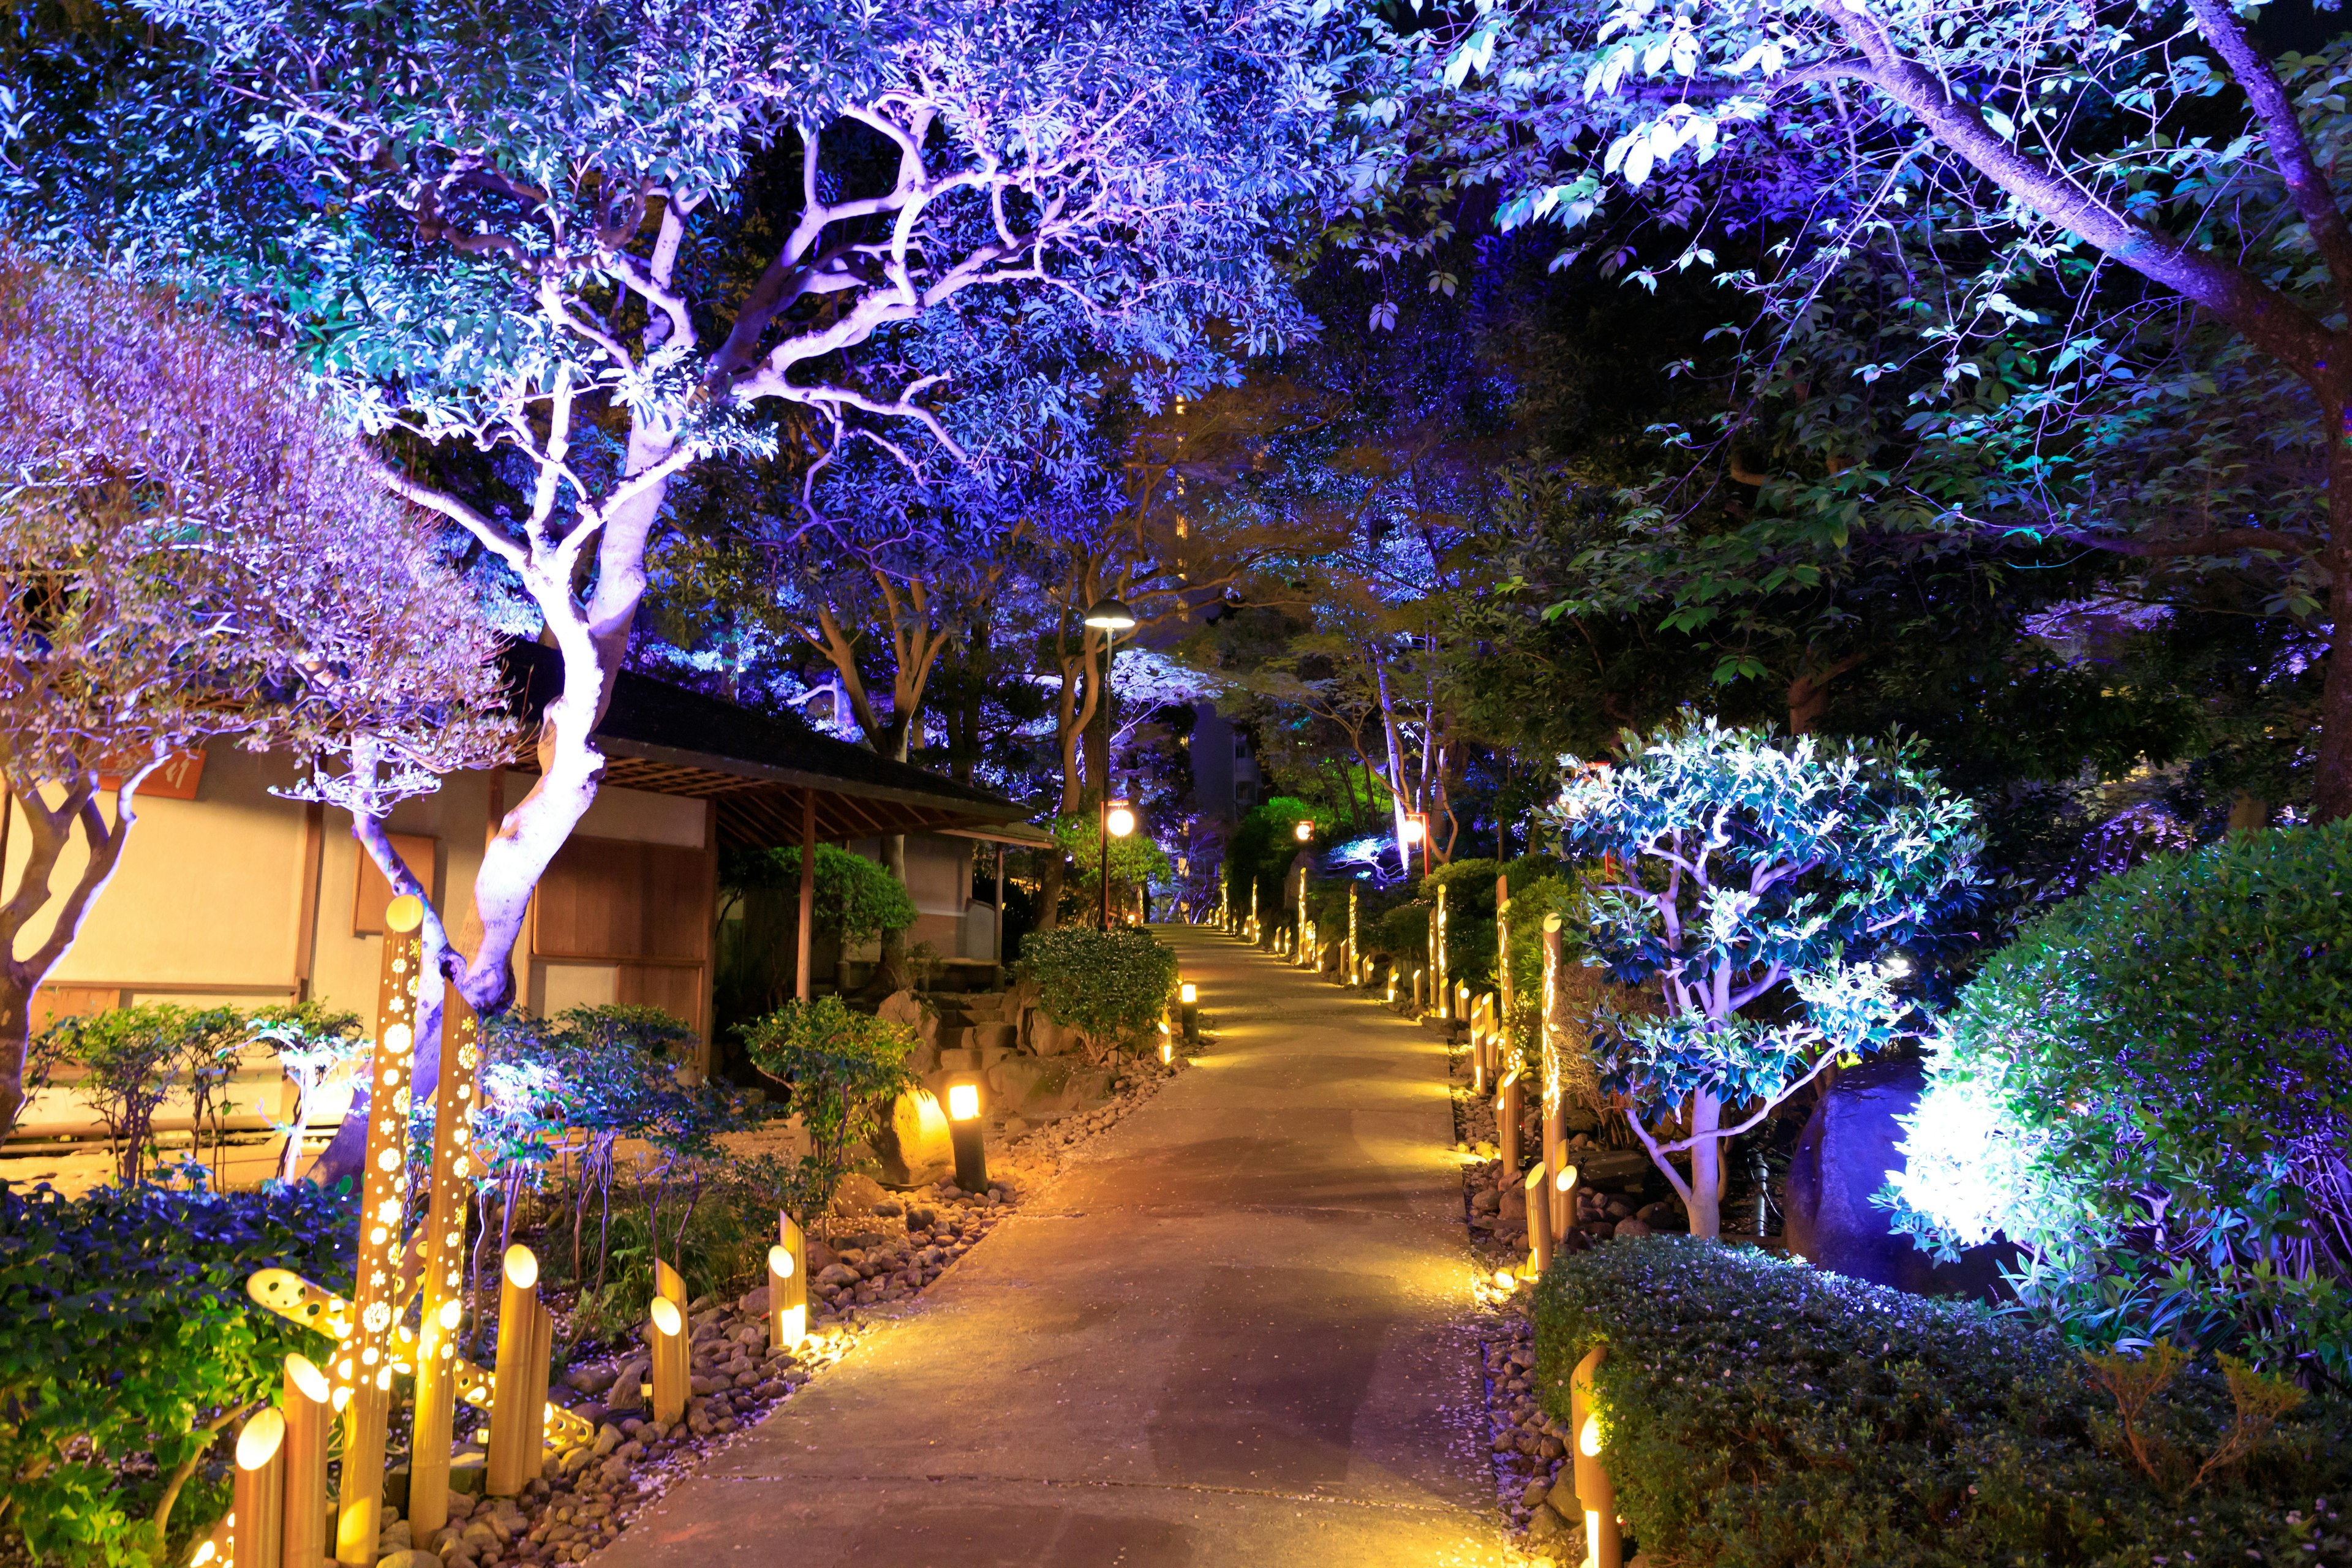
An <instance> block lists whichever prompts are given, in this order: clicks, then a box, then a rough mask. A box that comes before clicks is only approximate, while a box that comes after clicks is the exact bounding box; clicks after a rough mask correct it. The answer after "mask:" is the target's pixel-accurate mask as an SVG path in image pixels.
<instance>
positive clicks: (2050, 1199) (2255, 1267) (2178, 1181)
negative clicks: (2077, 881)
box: [1881, 823, 2352, 1381]
mask: <svg viewBox="0 0 2352 1568" xmlns="http://www.w3.org/2000/svg"><path fill="white" fill-rule="evenodd" d="M2347 903H2352V824H2346V823H2333V824H2329V825H2327V826H2320V827H2298V828H2288V829H2283V830H2279V831H2276V832H2269V831H2265V832H2261V833H2254V834H2249V835H2245V836H2242V837H2232V838H2231V839H2229V840H2228V841H2227V842H2225V843H2221V844H2217V845H2214V846H2212V847H2208V848H2203V849H2198V850H2194V851H2191V852H2189V853H2187V854H2180V855H2166V856H2159V857H2158V858H2156V859H2153V860H2150V861H2148V862H2147V864H2146V865H2143V866H2141V867H2139V868H2137V869H2136V870H2133V871H2131V872H2129V873H2127V874H2126V875H2124V876H2120V877H2116V878H2112V879H2108V880H2106V881H2105V882H2101V883H2098V884H2096V885H2095V886H2094V887H2093V888H2092V889H2090V890H2089V891H2087V892H2084V893H2083V894H2081V895H2080V896H2078V897H2076V898H2074V899H2071V900H2067V901H2066V902H2065V903H2063V904H2061V905H2059V906H2058V907H2057V908H2056V909H2054V910H2051V911H2050V912H2049V913H2048V914H2046V915H2044V916H2042V918H2041V919H2040V920H2039V921H2035V922H2034V923H2033V924H2032V925H2030V926H2028V927H2027V928H2026V929H2025V930H2024V931H2022V932H2021V934H2020V935H2019V937H2018V939H2017V941H2016V942H2013V943H2011V945H2010V946H2009V947H2007V948H2004V949H2003V950H2002V951H2001V952H2000V953H1999V954H1997V955H1996V956H1995V957H1994V959H1993V960H1992V962H1991V963H1989V964H1988V965H1987V966H1986V967H1985V970H1984V972H1983V973H1981V974H1979V976H1978V977H1977V978H1976V979H1975V980H1974V981H1972V982H1971V983H1970V984H1969V985H1968V986H1967V987H1966V988H1965V989H1963V990H1962V991H1961V993H1960V994H1959V997H1958V1002H1957V1003H1956V1005H1955V1006H1954V1008H1953V1011H1952V1013H1951V1015H1950V1016H1949V1017H1948V1019H1947V1020H1946V1023H1945V1026H1944V1027H1943V1028H1942V1030H1940V1031H1939V1033H1938V1034H1937V1037H1936V1038H1935V1039H1934V1041H1933V1043H1932V1045H1931V1048H1930V1053H1929V1057H1928V1061H1927V1090H1926V1092H1925V1093H1924V1094H1923V1096H1922V1097H1921V1100H1920V1103H1919V1107H1918V1110H1916V1113H1915V1114H1913V1115H1912V1116H1911V1117H1910V1118H1908V1119H1907V1122H1908V1131H1909V1137H1908V1139H1907V1141H1906V1145H1905V1147H1906V1150H1907V1152H1908V1160H1907V1162H1906V1168H1905V1170H1904V1171H1903V1172H1901V1173H1898V1174H1897V1175H1896V1176H1895V1178H1894V1180H1893V1181H1892V1183H1891V1184H1890V1185H1889V1188H1888V1190H1887V1191H1886V1192H1885V1194H1882V1195H1881V1196H1882V1201H1884V1202H1885V1203H1887V1204H1888V1205H1891V1206H1892V1207H1893V1208H1894V1209H1895V1220H1896V1224H1897V1225H1898V1226H1900V1227H1901V1228H1903V1229H1906V1230H1907V1231H1909V1232H1910V1233H1911V1234H1912V1236H1913V1237H1915V1238H1916V1239H1917V1240H1918V1241H1919V1243H1920V1244H1921V1245H1922V1246H1923V1247H1928V1248H1930V1249H1932V1250H1935V1251H1937V1253H1938V1254H1939V1255H1941V1256H1944V1257H1947V1258H1948V1257H1951V1256H1953V1255H1954V1253H1955V1252H1956V1250H1957V1249H1958V1248H1959V1247H1969V1246H1976V1245H1979V1244H1981V1243H1984V1242H1986V1241H1989V1240H1991V1239H1992V1238H1994V1237H2006V1238H2007V1239H2008V1240H2009V1241H2011V1242H2013V1243H2015V1244H2016V1245H2017V1246H2019V1247H2021V1248H2023V1249H2024V1253H2025V1264H2024V1267H2023V1268H2021V1269H2020V1270H2019V1271H2018V1273H2017V1276H2016V1280H2015V1282H2016V1285H2017V1288H2018V1290H2019V1294H2020V1295H2021V1298H2022V1299H2024V1300H2026V1301H2027V1302H2028V1303H2029V1304H2032V1305H2033V1306H2036V1307H2038V1308H2040V1309H2042V1310H2044V1311H2045V1312H2047V1313H2049V1314H2050V1315H2052V1316H2053V1317H2054V1318H2055V1319H2056V1320H2057V1321H2059V1322H2060V1323H2061V1324H2062V1325H2063V1326H2064V1327H2066V1328H2067V1329H2068V1330H2069V1331H2071V1332H2073V1333H2074V1334H2075V1335H2076V1336H2077V1337H2078V1338H2084V1339H2086V1340H2091V1341H2095V1342H2109V1343H2118V1342H2119V1343H2122V1344H2124V1345H2126V1347H2128V1346H2132V1345H2134V1344H2136V1343H2138V1342H2146V1341H2148V1340H2151V1339H2157V1338H2163V1337H2168V1336H2173V1335H2180V1336H2184V1337H2189V1338H2192V1339H2195V1340H2198V1341H2200V1342H2204V1343H2207V1344H2209V1345H2211V1344H2235V1345H2237V1346H2240V1347H2242V1349H2243V1351H2244V1352H2245V1353H2246V1354H2247V1355H2249V1356H2250V1357H2251V1358H2252V1359H2253V1360H2254V1361H2255V1362H2256V1363H2258V1364H2261V1365H2263V1366H2264V1367H2266V1368H2268V1369H2271V1370H2280V1369H2289V1370H2297V1371H2301V1372H2305V1373H2308V1372H2310V1371H2313V1370H2319V1371H2323V1372H2324V1373H2326V1376H2328V1377H2330V1378H2334V1379H2336V1380H2339V1381H2341V1380H2343V1379H2346V1378H2347V1377H2352V1300H2347V1295H2346V1291H2345V1281H2346V1279H2347V1276H2352V1173H2347V1169H2346V1153H2347V1126H2352V1121H2348V1120H2347V1119H2352V1071H2347V1061H2352V1054H2348V1053H2347V1047H2352V907H2347Z"/></svg>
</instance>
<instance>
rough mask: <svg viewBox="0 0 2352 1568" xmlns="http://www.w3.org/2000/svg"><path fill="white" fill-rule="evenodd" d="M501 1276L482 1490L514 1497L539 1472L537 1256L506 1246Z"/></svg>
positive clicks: (520, 1246) (519, 1248)
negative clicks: (534, 1367) (534, 1371)
mask: <svg viewBox="0 0 2352 1568" xmlns="http://www.w3.org/2000/svg"><path fill="white" fill-rule="evenodd" d="M499 1279H500V1284H499V1359H498V1363H497V1371H496V1372H494V1373H492V1374H491V1384H490V1451H489V1457H488V1466H487V1467H486V1468H487V1472H488V1473H487V1476H486V1478H485V1479H484V1481H483V1485H482V1489H483V1490H484V1491H486V1492H488V1494H489V1495H490V1496H492V1497H514V1496H516V1495H518V1494H519V1493H520V1492H521V1490H522V1489H523V1485H524V1483H526V1482H527V1481H529V1480H530V1478H531V1477H532V1476H534V1475H537V1474H538V1473H539V1437H540V1422H541V1416H540V1413H539V1410H538V1408H537V1406H536V1405H533V1404H532V1403H531V1398H530V1391H531V1383H532V1379H531V1375H530V1352H531V1347H532V1345H533V1344H534V1343H536V1342H537V1341H538V1339H539V1259H538V1258H537V1257H535V1256H534V1255H533V1254H532V1252H531V1250H530V1247H525V1246H523V1245H522V1243H520V1242H517V1243H515V1244H514V1245H513V1246H512V1247H508V1248H507V1255H506V1258H505V1264H504V1267H503V1268H501V1269H500V1270H499ZM541 1403H544V1398H543V1397H542V1400H541Z"/></svg>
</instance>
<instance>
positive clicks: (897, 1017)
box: [874, 991, 936, 1040]
mask: <svg viewBox="0 0 2352 1568" xmlns="http://www.w3.org/2000/svg"><path fill="white" fill-rule="evenodd" d="M874 1016H876V1017H877V1018H879V1019H881V1020H882V1021H883V1022H884V1023H886V1024H903V1025H905V1026H907V1027H908V1028H910V1029H912V1030H914V1031H915V1032H916V1033H917V1034H919V1035H920V1036H922V1037H924V1038H925V1039H926V1040H929V1039H930V1038H931V1037H932V1035H931V1026H932V1020H933V1018H934V1017H935V1016H936V1015H934V1014H933V1013H932V1012H931V1010H930V1009H929V1008H928V1007H926V1006H924V1005H922V1003H921V1002H919V1001H918V1000H916V997H915V994H914V993H913V992H912V991H893V992H891V993H890V994H888V995H887V996H885V997H884V998H882V1005H880V1006H879V1007H877V1008H876V1009H874Z"/></svg>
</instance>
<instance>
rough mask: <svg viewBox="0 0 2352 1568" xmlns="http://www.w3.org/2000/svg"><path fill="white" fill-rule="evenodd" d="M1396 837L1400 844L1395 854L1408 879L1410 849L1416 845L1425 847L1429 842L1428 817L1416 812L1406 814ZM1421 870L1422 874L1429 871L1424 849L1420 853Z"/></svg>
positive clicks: (1410, 860)
mask: <svg viewBox="0 0 2352 1568" xmlns="http://www.w3.org/2000/svg"><path fill="white" fill-rule="evenodd" d="M1398 837H1399V838H1400V840H1401V841H1402V842H1400V844H1399V845H1398V847H1397V853H1398V855H1399V856H1400V857H1401V858H1402V860H1403V862H1404V865H1403V868H1402V869H1403V871H1404V874H1405V876H1406V877H1407V878H1408V879H1409V878H1411V877H1412V847H1413V846H1414V845H1416V844H1420V845H1423V846H1426V845H1427V843H1428V841H1429V817H1428V816H1427V815H1426V814H1425V813H1423V812H1418V811H1416V812H1412V813H1410V814H1408V815H1407V816H1406V817H1405V819H1404V822H1403V824H1402V826H1401V827H1400V828H1399V829H1398ZM1421 868H1422V870H1423V872H1424V873H1426V872H1427V871H1428V869H1429V850H1428V849H1427V848H1426V847H1424V848H1423V850H1422V852H1421Z"/></svg>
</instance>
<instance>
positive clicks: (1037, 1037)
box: [1029, 1013, 1081, 1057]
mask: <svg viewBox="0 0 2352 1568" xmlns="http://www.w3.org/2000/svg"><path fill="white" fill-rule="evenodd" d="M1080 1038H1081V1037H1080V1036H1079V1034H1078V1032H1077V1031H1076V1029H1068V1028H1065V1027H1063V1026H1061V1025H1060V1024H1057V1023H1055V1021H1054V1020H1053V1019H1051V1018H1049V1017H1047V1016H1045V1014H1043V1013H1033V1014H1031V1015H1030V1016H1029V1048H1030V1050H1032V1051H1033V1052H1034V1053H1035V1054H1037V1055H1038V1056H1041V1057H1058V1056H1061V1055H1063V1054H1064V1053H1065V1052H1067V1051H1075V1050H1076V1049H1077V1048H1078V1042H1079V1040H1080Z"/></svg>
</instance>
